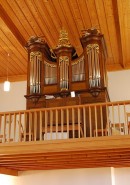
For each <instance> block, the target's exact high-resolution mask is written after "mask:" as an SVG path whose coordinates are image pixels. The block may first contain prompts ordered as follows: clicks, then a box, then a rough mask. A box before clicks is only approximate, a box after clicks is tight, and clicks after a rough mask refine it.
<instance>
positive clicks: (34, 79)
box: [30, 52, 42, 94]
mask: <svg viewBox="0 0 130 185" xmlns="http://www.w3.org/2000/svg"><path fill="white" fill-rule="evenodd" d="M41 61H42V53H40V52H31V53H30V94H33V93H40V86H41V84H40V83H41V82H40V76H41V72H40V68H41Z"/></svg>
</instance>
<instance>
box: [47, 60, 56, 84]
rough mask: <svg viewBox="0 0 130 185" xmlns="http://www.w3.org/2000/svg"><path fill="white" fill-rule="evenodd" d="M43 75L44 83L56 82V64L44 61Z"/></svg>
mask: <svg viewBox="0 0 130 185" xmlns="http://www.w3.org/2000/svg"><path fill="white" fill-rule="evenodd" d="M44 76H45V84H46V85H49V84H56V83H57V65H56V64H52V63H50V62H47V61H44Z"/></svg>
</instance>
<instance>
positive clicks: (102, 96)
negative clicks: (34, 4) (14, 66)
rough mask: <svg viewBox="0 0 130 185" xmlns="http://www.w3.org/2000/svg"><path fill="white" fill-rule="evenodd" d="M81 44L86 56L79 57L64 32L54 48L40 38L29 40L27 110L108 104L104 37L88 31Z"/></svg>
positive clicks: (84, 32)
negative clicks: (72, 95)
mask: <svg viewBox="0 0 130 185" xmlns="http://www.w3.org/2000/svg"><path fill="white" fill-rule="evenodd" d="M80 42H81V45H82V48H83V53H82V54H81V55H80V56H77V53H76V50H75V48H74V47H73V46H72V45H71V43H70V42H69V38H68V33H67V32H66V31H65V30H64V29H62V30H61V31H60V36H59V41H58V45H57V46H56V47H55V48H53V49H51V48H49V46H48V44H47V43H46V41H45V40H44V39H42V38H40V37H31V38H30V39H29V41H28V42H27V44H26V48H27V50H28V73H27V95H25V97H26V99H27V109H32V108H42V107H58V106H66V105H76V104H87V103H95V102H106V101H109V96H108V93H107V75H106V56H107V52H106V45H105V41H104V37H103V35H102V34H101V33H100V32H99V31H98V30H97V29H88V30H84V31H83V32H82V37H81V38H80ZM72 91H74V92H75V97H71V92H72Z"/></svg>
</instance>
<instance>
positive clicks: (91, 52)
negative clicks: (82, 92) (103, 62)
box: [87, 44, 101, 88]
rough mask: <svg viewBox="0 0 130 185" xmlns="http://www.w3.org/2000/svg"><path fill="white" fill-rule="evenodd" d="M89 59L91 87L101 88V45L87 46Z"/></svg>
mask: <svg viewBox="0 0 130 185" xmlns="http://www.w3.org/2000/svg"><path fill="white" fill-rule="evenodd" d="M87 57H88V67H89V69H88V71H89V87H90V88H94V87H100V85H101V83H100V82H101V79H100V78H101V74H100V63H99V45H98V44H89V45H88V46H87Z"/></svg>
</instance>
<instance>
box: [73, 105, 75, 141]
mask: <svg viewBox="0 0 130 185" xmlns="http://www.w3.org/2000/svg"><path fill="white" fill-rule="evenodd" d="M74 120H75V116H74V108H72V135H73V138H75V126H74V124H75V123H74Z"/></svg>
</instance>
